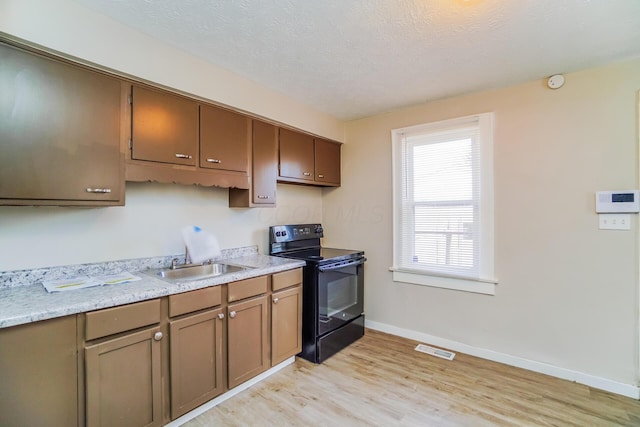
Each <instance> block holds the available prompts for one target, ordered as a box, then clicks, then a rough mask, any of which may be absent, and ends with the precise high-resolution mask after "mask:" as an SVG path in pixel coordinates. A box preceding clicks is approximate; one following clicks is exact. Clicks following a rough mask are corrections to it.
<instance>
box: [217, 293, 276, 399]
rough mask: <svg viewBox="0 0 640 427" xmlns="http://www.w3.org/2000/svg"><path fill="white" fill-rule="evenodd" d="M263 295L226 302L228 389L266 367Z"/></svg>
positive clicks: (267, 366) (266, 314)
mask: <svg viewBox="0 0 640 427" xmlns="http://www.w3.org/2000/svg"><path fill="white" fill-rule="evenodd" d="M267 308H268V305H267V296H266V295H263V296H260V297H257V298H252V299H249V300H243V301H241V302H238V303H234V304H229V307H228V308H227V310H228V315H229V321H228V322H227V360H228V362H227V364H228V369H229V388H233V387H235V386H237V385H239V384H242V383H243V382H245V381H247V380H248V379H250V378H253V377H255V376H256V375H258V374H259V373H261V372H264V371H266V370H267V369H268V368H269V336H268V323H267V322H268V319H269V317H268V313H267Z"/></svg>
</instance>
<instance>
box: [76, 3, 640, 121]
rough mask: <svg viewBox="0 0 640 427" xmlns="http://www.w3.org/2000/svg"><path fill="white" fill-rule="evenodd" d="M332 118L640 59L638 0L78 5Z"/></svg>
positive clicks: (348, 117)
mask: <svg viewBox="0 0 640 427" xmlns="http://www.w3.org/2000/svg"><path fill="white" fill-rule="evenodd" d="M76 2H78V3H80V4H83V5H85V6H87V7H88V8H90V9H93V10H94V11H97V12H99V13H102V14H105V15H107V16H109V17H111V18H112V19H114V20H116V21H119V22H122V23H124V24H126V25H128V26H130V27H133V28H135V29H138V30H139V31H141V32H143V33H146V34H149V35H151V36H153V37H155V38H156V39H159V40H161V41H163V42H165V43H168V44H171V45H173V46H175V47H178V48H180V49H183V50H185V51H188V52H190V53H192V54H194V55H196V56H198V57H200V58H203V59H205V60H207V61H209V62H211V63H213V64H216V65H218V66H220V67H223V68H225V69H227V70H230V71H233V72H235V73H236V74H239V75H242V76H244V77H247V78H249V79H251V80H253V81H255V82H257V83H259V84H261V85H263V86H266V87H269V88H271V89H273V90H276V91H279V92H281V93H284V94H286V95H288V96H289V97H291V98H293V99H296V100H298V101H301V102H303V103H305V104H308V105H311V106H313V107H315V108H316V109H318V110H320V111H324V112H326V113H329V114H331V115H333V116H335V117H337V118H340V119H354V118H359V117H365V116H370V115H374V114H377V113H381V112H386V111H390V110H393V109H396V108H399V107H403V106H407V105H412V104H418V103H422V102H426V101H429V100H433V99H438V98H443V97H448V96H452V95H457V94H462V93H467V92H472V91H477V90H482V89H488V88H494V87H502V86H508V85H513V84H517V83H521V82H525V81H530V80H534V79H540V78H544V77H546V76H549V75H551V74H555V73H567V72H571V71H577V70H581V69H585V68H590V67H594V66H598V65H603V64H607V63H610V62H613V61H617V60H622V59H627V58H631V57H636V56H640V0H467V1H465V0H218V1H213V0H181V1H177V0H76Z"/></svg>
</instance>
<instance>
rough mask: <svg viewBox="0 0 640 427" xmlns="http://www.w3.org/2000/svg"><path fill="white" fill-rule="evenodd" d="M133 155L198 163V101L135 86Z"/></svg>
mask: <svg viewBox="0 0 640 427" xmlns="http://www.w3.org/2000/svg"><path fill="white" fill-rule="evenodd" d="M131 115H132V116H131V135H132V137H131V158H132V159H135V160H148V161H152V162H160V163H172V164H180V165H188V166H195V165H196V164H197V159H198V104H197V103H196V102H195V101H194V100H191V99H188V98H185V97H182V96H178V95H174V94H171V93H168V92H162V91H160V90H155V89H148V88H146V87H141V86H135V85H134V86H133V87H132V104H131Z"/></svg>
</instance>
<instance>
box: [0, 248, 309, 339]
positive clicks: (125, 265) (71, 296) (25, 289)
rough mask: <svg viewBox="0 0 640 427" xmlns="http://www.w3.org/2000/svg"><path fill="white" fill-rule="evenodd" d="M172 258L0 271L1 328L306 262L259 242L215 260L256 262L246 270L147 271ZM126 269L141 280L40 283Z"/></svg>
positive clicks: (189, 288) (235, 263)
mask: <svg viewBox="0 0 640 427" xmlns="http://www.w3.org/2000/svg"><path fill="white" fill-rule="evenodd" d="M172 258H176V257H175V256H174V257H172V256H168V257H154V258H140V259H135V260H123V261H113V262H107V263H96V264H82V265H71V266H64V267H52V268H41V269H36V270H23V271H8V272H0V328H6V327H9V326H15V325H20V324H23V323H29V322H36V321H38V320H45V319H52V318H54V317H62V316H67V315H70V314H76V313H83V312H87V311H91V310H97V309H101V308H108V307H114V306H117V305H122V304H129V303H132V302H137V301H143V300H148V299H153V298H158V297H163V296H166V295H172V294H177V293H181V292H186V291H191V290H195V289H201V288H206V287H208V286H215V285H220V284H223V283H229V282H234V281H236V280H242V279H248V278H251V277H256V276H262V275H265V274H272V273H277V272H279V271H285V270H290V269H293V268H297V267H302V266H304V264H305V263H304V261H299V260H294V259H287V258H278V257H272V256H268V255H260V254H258V248H257V246H250V247H245V248H238V249H227V250H223V251H222V255H221V256H220V257H219V258H218V259H217V261H224V262H226V263H229V264H234V265H240V266H244V267H252V268H250V269H247V270H242V271H239V272H235V273H228V274H223V275H220V276H217V277H213V278H208V279H203V280H195V281H191V282H183V283H180V284H175V283H169V282H165V281H163V280H161V279H159V278H155V277H152V276H151V275H147V274H144V273H143V272H144V271H145V270H148V269H149V268H162V267H167V266H168V265H170V264H171V259H172ZM178 258H179V257H178ZM183 260H184V257H183ZM125 270H126V271H129V272H130V273H133V274H136V275H137V276H139V277H141V278H142V280H139V281H136V282H129V283H123V284H115V285H105V286H96V287H92V288H84V289H77V290H73V291H67V292H54V293H49V292H47V291H46V290H45V288H44V286H43V285H42V280H43V279H45V278H46V279H58V278H63V277H70V276H75V275H99V274H112V273H117V272H120V271H125Z"/></svg>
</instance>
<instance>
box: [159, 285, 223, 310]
mask: <svg viewBox="0 0 640 427" xmlns="http://www.w3.org/2000/svg"><path fill="white" fill-rule="evenodd" d="M221 303H222V291H221V288H220V286H212V287H210V288H204V289H198V290H197V291H191V292H185V293H183V294H177V295H171V296H170V297H169V317H174V316H179V315H181V314H185V313H191V312H193V311H198V310H202V309H204V308H209V307H215V306H217V305H220V304H221Z"/></svg>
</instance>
